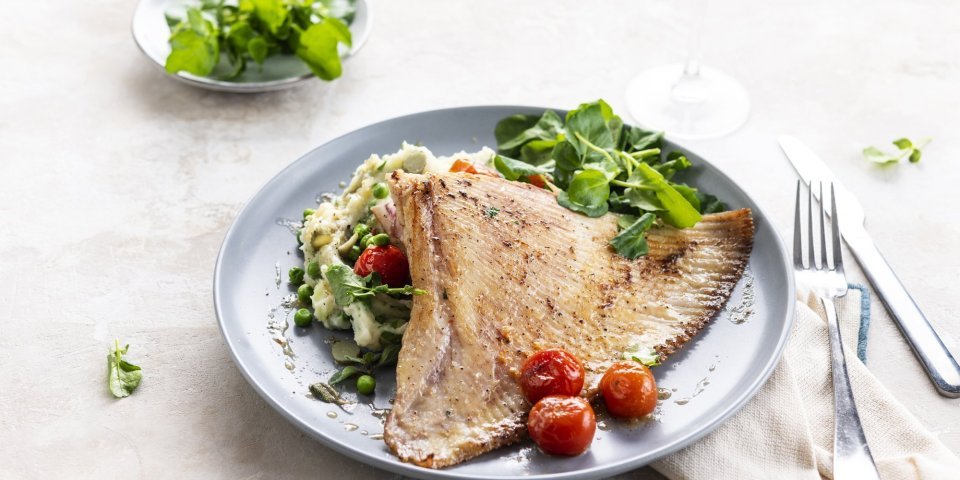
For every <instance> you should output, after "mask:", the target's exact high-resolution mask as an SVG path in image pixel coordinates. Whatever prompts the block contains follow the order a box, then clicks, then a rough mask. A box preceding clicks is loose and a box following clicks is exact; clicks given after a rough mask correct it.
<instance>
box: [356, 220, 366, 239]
mask: <svg viewBox="0 0 960 480" xmlns="http://www.w3.org/2000/svg"><path fill="white" fill-rule="evenodd" d="M353 233H355V234H357V237H360V238H363V237H364V236H366V235H369V234H370V227H368V226H367V224H365V223H358V224H357V226H356V227H353Z"/></svg>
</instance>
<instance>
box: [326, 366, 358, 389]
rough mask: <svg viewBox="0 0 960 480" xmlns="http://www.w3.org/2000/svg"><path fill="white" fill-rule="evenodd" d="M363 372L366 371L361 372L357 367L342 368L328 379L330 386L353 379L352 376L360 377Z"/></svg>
mask: <svg viewBox="0 0 960 480" xmlns="http://www.w3.org/2000/svg"><path fill="white" fill-rule="evenodd" d="M364 372H366V370H361V369H359V368H357V367H354V366H353V365H350V366H348V367H343V369H342V370H340V371H338V372H337V373H335V374H333V376H332V377H330V385H336V384H338V383H340V382H342V381H344V380H346V379H348V378H350V377H353V376H354V375H360V374H362V373H364Z"/></svg>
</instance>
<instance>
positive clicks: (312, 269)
mask: <svg viewBox="0 0 960 480" xmlns="http://www.w3.org/2000/svg"><path fill="white" fill-rule="evenodd" d="M307 275H310V278H312V279H314V280H320V276H321V275H323V274H322V273H320V263H319V262H317V261H316V260H311V261H310V263H308V264H307Z"/></svg>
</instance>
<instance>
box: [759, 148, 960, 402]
mask: <svg viewBox="0 0 960 480" xmlns="http://www.w3.org/2000/svg"><path fill="white" fill-rule="evenodd" d="M778 141H779V142H780V148H781V149H783V153H785V154H786V155H787V158H788V159H790V163H792V164H793V168H795V169H796V170H797V173H799V174H800V177H801V178H802V179H803V181H805V182H807V183H810V182H816V181H823V182H833V185H834V188H835V189H836V196H837V217H839V224H840V233H842V234H843V240H844V241H845V242H847V246H849V247H850V250H851V251H852V252H853V254H854V256H856V257H857V261H858V262H859V263H860V266H861V267H862V268H863V272H864V273H865V274H866V275H867V278H868V279H870V283H871V284H873V288H874V290H876V291H877V293H878V294H879V296H880V300H881V301H883V305H884V306H885V307H887V311H888V312H890V316H891V317H893V320H894V322H896V324H897V326H898V327H899V328H900V332H902V333H903V336H904V337H905V338H906V339H907V342H908V343H909V344H910V348H912V349H913V353H914V354H915V355H916V356H917V359H919V360H920V363H921V364H922V365H923V368H924V370H926V371H927V375H928V376H930V380H932V381H933V384H934V386H935V387H936V388H937V391H938V392H940V394H941V395H943V396H945V397H952V398H957V397H960V365H957V361H956V360H955V359H954V358H953V355H951V354H950V351H949V350H947V347H946V346H944V345H943V340H941V339H940V336H939V335H937V332H936V331H935V330H934V329H933V327H932V326H931V325H930V322H928V321H927V318H926V317H925V316H924V315H923V312H921V311H920V307H918V306H917V304H916V302H914V301H913V298H912V297H910V294H909V293H907V289H906V288H904V286H903V284H902V283H900V280H899V279H898V278H897V275H896V274H895V273H893V269H892V268H890V265H889V264H888V263H887V261H886V260H884V258H883V255H881V254H880V250H878V249H877V245H876V244H875V243H873V240H872V239H871V238H870V234H869V233H867V230H866V229H865V228H864V227H863V221H864V215H863V206H861V205H860V202H859V201H858V200H857V198H856V197H855V196H853V194H851V193H850V191H849V190H847V189H846V188H845V187H844V186H843V185H842V184H841V183H840V181H839V180H837V178H836V177H835V176H834V175H833V172H831V171H830V169H829V168H828V167H827V165H826V164H824V163H823V161H822V160H820V157H818V156H817V154H816V153H814V152H813V150H810V148H809V147H807V146H806V145H804V144H803V143H802V142H800V140H797V139H796V138H794V137H791V136H789V135H783V136H781V137H780V138H779V139H778ZM814 192H815V193H816V190H814Z"/></svg>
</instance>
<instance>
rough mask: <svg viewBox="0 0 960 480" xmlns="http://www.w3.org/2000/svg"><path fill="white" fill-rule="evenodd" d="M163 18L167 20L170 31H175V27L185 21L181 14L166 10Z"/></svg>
mask: <svg viewBox="0 0 960 480" xmlns="http://www.w3.org/2000/svg"><path fill="white" fill-rule="evenodd" d="M163 18H164V20H166V21H167V26H168V27H170V31H173V29H174V27H176V26H177V25H178V24H179V23H180V22H182V21H183V18H180V16H178V15H177V14H175V13H172V12H164V13H163Z"/></svg>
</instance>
